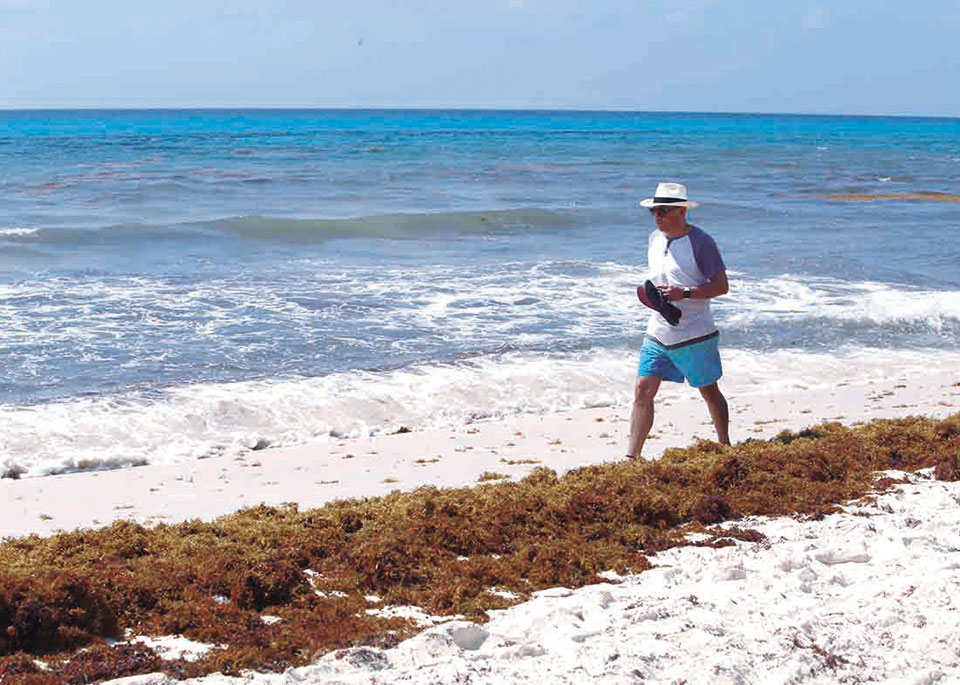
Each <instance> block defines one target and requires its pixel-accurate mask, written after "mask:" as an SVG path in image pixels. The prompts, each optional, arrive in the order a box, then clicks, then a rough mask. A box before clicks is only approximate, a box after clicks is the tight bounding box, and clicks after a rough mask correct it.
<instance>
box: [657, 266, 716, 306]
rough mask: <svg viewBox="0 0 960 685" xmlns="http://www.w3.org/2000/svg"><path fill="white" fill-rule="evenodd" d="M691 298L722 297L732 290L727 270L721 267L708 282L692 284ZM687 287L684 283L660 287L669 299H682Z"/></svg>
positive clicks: (707, 298)
mask: <svg viewBox="0 0 960 685" xmlns="http://www.w3.org/2000/svg"><path fill="white" fill-rule="evenodd" d="M688 287H689V288H690V299H691V300H709V299H711V298H714V297H720V296H721V295H726V294H727V293H728V292H730V283H729V282H728V281H727V270H726V269H720V271H718V272H717V273H715V274H714V275H713V277H712V278H710V279H709V280H708V281H707V282H706V283H703V284H701V285H691V286H688ZM685 289H686V288H685V287H684V286H682V285H666V286H663V287H662V288H660V292H661V293H662V294H663V296H664V297H666V298H667V299H668V300H682V299H684V298H683V291H684V290H685Z"/></svg>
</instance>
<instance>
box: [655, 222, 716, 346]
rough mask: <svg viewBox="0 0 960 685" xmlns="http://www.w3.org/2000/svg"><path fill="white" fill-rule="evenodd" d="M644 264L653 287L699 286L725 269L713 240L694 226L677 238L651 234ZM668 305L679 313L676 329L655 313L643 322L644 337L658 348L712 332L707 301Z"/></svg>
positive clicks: (708, 301) (713, 331)
mask: <svg viewBox="0 0 960 685" xmlns="http://www.w3.org/2000/svg"><path fill="white" fill-rule="evenodd" d="M647 264H648V266H649V275H648V278H649V279H650V280H651V281H653V283H654V285H678V286H680V287H688V288H689V287H693V286H697V285H703V284H704V283H706V282H707V281H709V280H710V279H711V278H713V277H714V276H716V275H717V274H718V273H720V272H721V271H723V270H724V269H726V268H727V267H726V265H725V264H724V263H723V257H721V256H720V250H719V249H718V248H717V244H716V243H715V242H714V240H713V238H711V237H710V236H709V235H708V234H707V233H706V232H705V231H703V230H701V229H699V228H697V227H696V226H690V230H689V231H688V232H687V233H686V235H683V236H680V237H679V238H668V237H667V236H666V235H665V234H664V233H662V232H661V231H659V230H656V231H654V232H653V233H651V234H650V240H649V243H648V246H647ZM672 304H674V305H676V306H677V307H679V308H680V311H682V312H683V316H681V317H680V322H679V323H678V324H677V325H676V326H671V325H670V324H668V323H667V320H666V319H664V318H663V317H662V316H660V314H659V313H657V312H652V313H651V314H650V321H649V322H648V323H647V335H649V336H650V337H652V338H653V339H654V340H656V341H657V342H659V343H660V344H661V345H664V346H666V347H673V346H679V345H682V344H683V343H686V342H691V341H694V340H697V339H700V338H703V337H705V336H708V335H710V334H712V333H716V331H717V327H716V326H715V325H714V323H713V314H712V313H711V312H710V300H674V301H672Z"/></svg>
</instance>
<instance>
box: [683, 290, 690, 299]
mask: <svg viewBox="0 0 960 685" xmlns="http://www.w3.org/2000/svg"><path fill="white" fill-rule="evenodd" d="M683 299H685V300H689V299H690V288H684V289H683Z"/></svg>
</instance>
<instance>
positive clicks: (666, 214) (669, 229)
mask: <svg viewBox="0 0 960 685" xmlns="http://www.w3.org/2000/svg"><path fill="white" fill-rule="evenodd" d="M650 213H651V214H652V215H653V220H654V221H656V222H657V228H659V229H660V230H661V231H663V232H664V233H666V234H668V235H669V234H670V233H675V232H676V231H679V230H683V227H684V225H685V224H686V222H687V220H686V215H687V208H686V207H653V208H652V209H651V210H650Z"/></svg>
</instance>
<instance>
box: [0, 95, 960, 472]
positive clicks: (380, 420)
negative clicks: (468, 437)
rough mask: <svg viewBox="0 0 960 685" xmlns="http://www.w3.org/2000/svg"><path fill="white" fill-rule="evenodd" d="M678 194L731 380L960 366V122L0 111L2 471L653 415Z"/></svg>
mask: <svg viewBox="0 0 960 685" xmlns="http://www.w3.org/2000/svg"><path fill="white" fill-rule="evenodd" d="M660 180H675V181H681V182H684V183H686V185H687V187H688V189H689V192H690V197H691V199H695V200H698V201H700V202H701V203H702V206H701V207H699V208H697V209H695V210H692V211H691V212H690V214H689V220H690V221H691V223H694V224H695V225H698V226H700V227H702V228H704V229H705V230H706V231H708V232H709V233H710V234H711V235H713V236H714V238H715V239H716V241H717V243H718V244H719V246H720V248H721V251H722V252H723V255H724V258H725V260H726V263H727V266H728V274H729V277H730V283H731V292H730V294H729V295H727V296H725V297H723V298H719V299H718V300H716V301H715V304H714V314H715V317H716V319H717V322H718V325H719V327H720V329H721V345H722V348H723V351H724V358H725V363H727V364H728V368H734V369H736V368H745V367H749V368H752V369H767V370H768V375H769V378H770V383H771V384H772V386H773V385H775V384H776V383H777V382H782V380H783V378H782V376H783V373H784V368H786V367H785V366H784V365H782V364H781V361H782V360H785V359H790V360H791V365H790V368H792V369H795V368H796V362H797V360H798V359H800V360H805V359H806V360H809V364H805V365H801V366H803V368H804V369H805V370H804V372H803V375H804V376H809V378H798V379H796V380H798V381H806V380H813V381H818V382H830V377H829V373H830V371H829V368H830V365H829V364H824V360H836V359H841V360H842V363H843V364H844V366H845V367H848V368H849V367H856V365H857V364H861V363H862V364H863V370H864V373H877V366H876V364H877V360H878V359H879V360H882V365H881V367H882V366H883V365H890V366H897V367H902V366H903V365H909V364H920V365H923V366H926V367H927V368H929V366H930V365H936V364H937V360H938V358H942V357H944V356H951V357H953V356H955V355H957V354H958V353H960V266H958V265H960V201H958V200H960V119H942V118H941V119H937V118H906V117H897V118H894V117H841V116H788V115H759V114H690V113H632V112H550V111H544V112H539V111H440V110H437V111H415V110H402V111H379V110H148V111H136V110H117V111H98V110H78V111H4V112H0V320H2V325H0V355H2V358H3V370H2V375H0V471H2V472H3V474H5V475H8V476H13V475H22V476H39V475H44V474H50V473H64V472H71V471H77V470H90V469H103V468H120V467H125V466H130V465H135V464H142V463H176V462H181V461H183V460H191V459H199V458H206V457H210V456H216V455H225V454H232V453H236V452H238V451H241V450H247V449H251V448H258V449H259V448H270V447H277V446H283V445H293V444H301V443H305V442H309V441H312V440H329V439H331V438H336V437H340V436H361V435H369V434H377V433H383V432H389V431H394V430H397V429H398V428H399V427H401V426H403V427H407V428H411V429H414V430H416V429H423V428H429V427H441V426H458V425H463V424H466V423H470V422H474V421H479V420H487V419H495V418H497V417H500V416H505V415H510V414H516V413H525V412H552V411H558V410H564V409H572V408H577V407H589V406H608V405H622V404H627V403H629V402H630V400H631V397H630V389H631V386H632V379H633V376H634V374H635V369H636V357H637V349H638V346H639V343H640V338H641V332H642V329H643V327H644V324H645V318H646V313H645V311H644V310H642V307H641V306H640V305H639V303H638V302H637V299H636V296H635V287H636V285H637V284H638V283H640V282H642V280H643V277H644V276H643V274H644V270H645V261H646V241H647V235H648V234H649V232H650V231H651V230H653V228H654V227H653V224H652V221H651V219H650V216H649V214H648V213H647V211H646V210H643V209H641V208H640V207H639V206H638V204H637V203H638V201H639V200H640V199H642V198H644V197H649V196H650V195H651V194H652V192H653V190H654V188H655V186H656V183H657V182H658V181H660ZM262 454H263V455H264V458H265V459H266V458H269V449H265V451H264V452H263V453H262Z"/></svg>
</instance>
